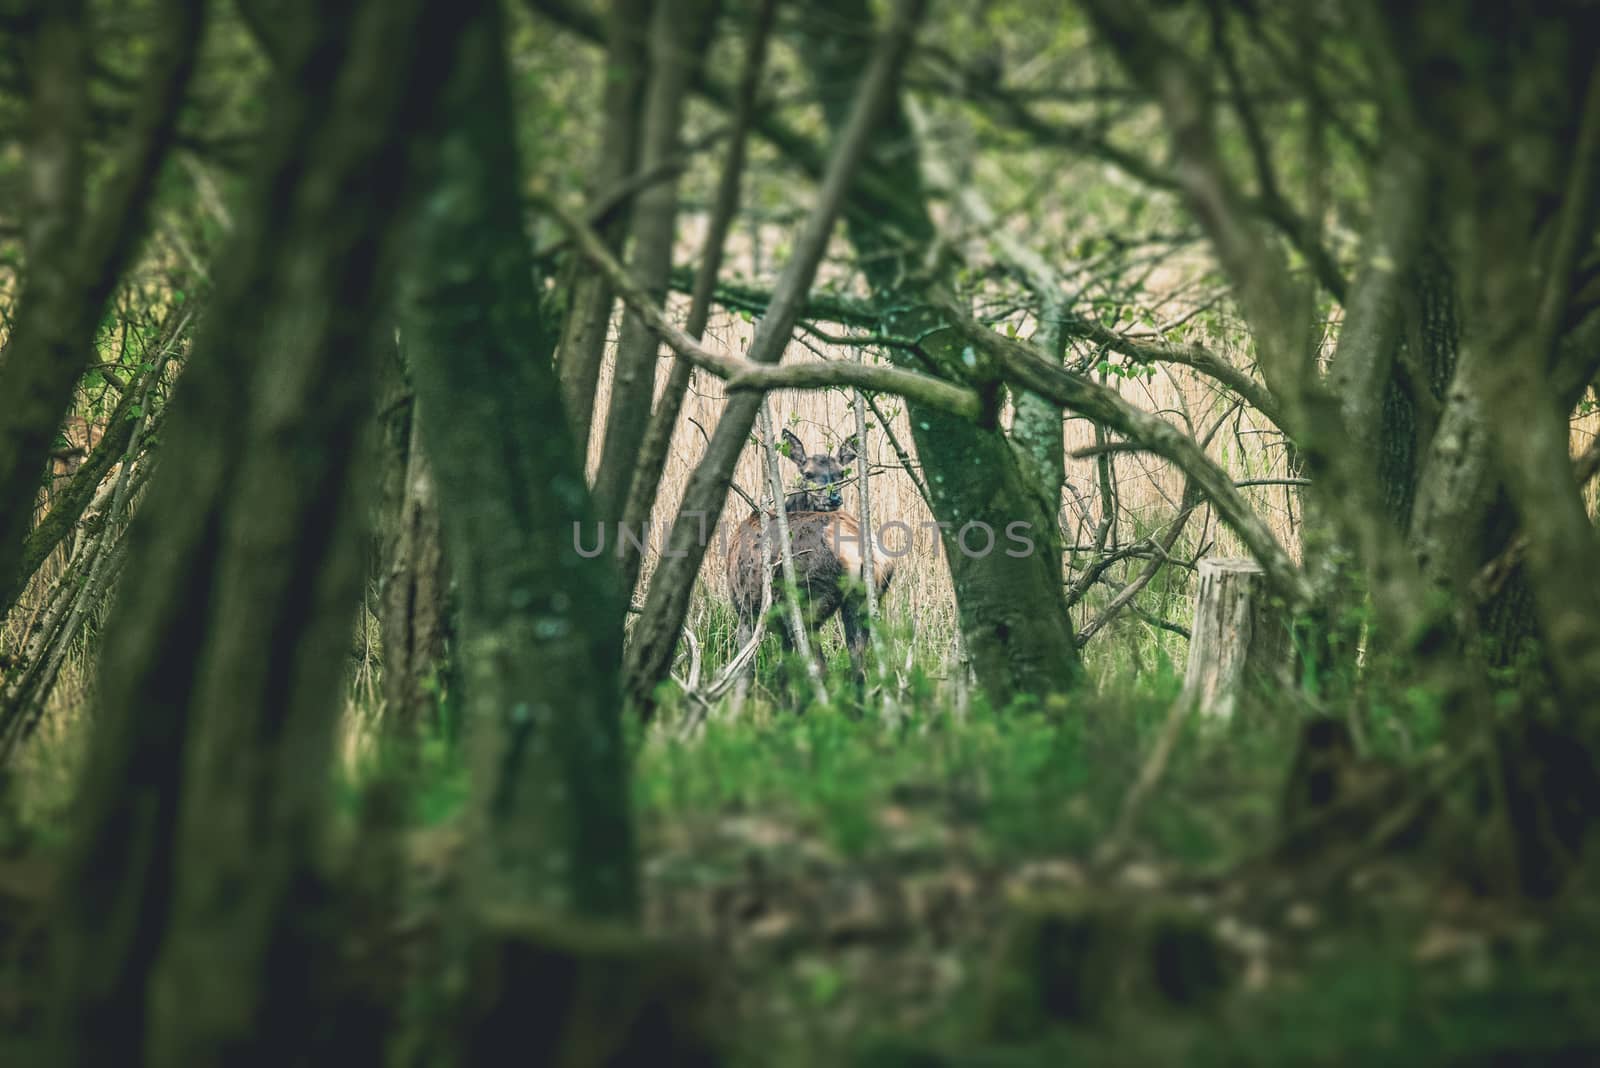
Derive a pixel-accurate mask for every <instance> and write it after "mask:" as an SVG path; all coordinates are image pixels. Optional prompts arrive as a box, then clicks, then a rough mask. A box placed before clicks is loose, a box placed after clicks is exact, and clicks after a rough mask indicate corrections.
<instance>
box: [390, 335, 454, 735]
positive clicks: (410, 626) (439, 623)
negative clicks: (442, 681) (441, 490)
mask: <svg viewBox="0 0 1600 1068" xmlns="http://www.w3.org/2000/svg"><path fill="white" fill-rule="evenodd" d="M384 363H385V367H384V370H383V372H382V374H381V376H380V377H381V378H382V379H383V381H384V388H383V390H382V392H381V394H380V400H379V406H380V411H379V438H380V442H379V448H380V450H381V456H380V458H379V464H380V469H381V474H380V479H379V483H380V487H381V488H380V501H379V511H378V516H377V521H376V523H375V526H376V529H377V535H378V536H377V546H376V549H377V554H376V559H375V561H374V566H375V570H376V572H377V584H378V604H379V608H378V616H379V632H380V636H381V642H382V646H383V684H382V685H383V721H382V727H381V730H382V734H383V736H384V738H385V739H386V740H388V741H390V742H392V743H393V744H394V746H395V748H396V749H397V750H398V752H397V754H396V755H397V756H398V757H399V758H400V759H401V760H402V761H404V762H407V763H409V762H411V761H414V759H415V757H416V756H417V746H418V745H419V744H420V743H421V741H422V739H423V736H424V734H425V733H426V731H427V730H428V729H429V728H431V727H434V726H435V724H434V723H433V722H432V721H431V713H432V712H433V711H434V709H435V707H436V704H437V692H436V690H430V682H435V683H436V681H437V678H438V676H437V674H436V672H437V671H438V670H439V669H441V668H442V667H443V663H444V651H445V636H446V634H447V632H448V621H447V620H448V617H447V613H446V605H447V594H448V591H449V581H450V579H449V574H448V572H447V570H446V568H445V561H444V544H443V535H442V534H441V532H440V523H439V503H438V487H437V485H436V483H435V481H434V477H433V468H432V465H431V464H430V463H429V462H428V458H427V456H426V455H425V454H424V453H423V451H422V443H421V435H420V434H419V433H418V432H417V425H416V408H417V406H416V397H415V395H414V394H413V392H412V389H411V384H410V383H409V382H408V381H407V376H406V371H405V366H404V364H403V362H402V358H401V355H400V353H399V352H395V353H393V354H391V355H390V356H389V357H387V358H386V359H385V361H384Z"/></svg>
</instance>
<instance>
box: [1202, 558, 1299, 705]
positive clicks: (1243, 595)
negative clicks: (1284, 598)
mask: <svg viewBox="0 0 1600 1068" xmlns="http://www.w3.org/2000/svg"><path fill="white" fill-rule="evenodd" d="M1290 663H1291V657H1290V644H1289V626H1288V620H1287V618H1286V616H1285V615H1284V612H1283V609H1282V606H1281V605H1278V604H1276V603H1274V601H1273V600H1272V598H1270V597H1269V596H1268V594H1267V585H1266V577H1265V575H1264V574H1263V573H1262V570H1261V565H1259V564H1257V563H1256V562H1255V561H1254V560H1241V559H1229V558H1221V557H1218V558H1213V559H1209V560H1202V561H1200V592H1199V593H1198V594H1196V596H1195V606H1194V628H1193V631H1192V636H1191V638H1190V639H1189V670H1188V672H1187V674H1186V675H1185V676H1184V681H1183V698H1182V700H1183V701H1184V702H1185V703H1186V704H1187V705H1188V706H1189V707H1191V708H1195V709H1197V710H1198V711H1199V712H1200V713H1201V714H1202V715H1206V716H1214V717H1216V718H1218V719H1227V718H1229V717H1231V716H1232V715H1233V714H1234V712H1235V711H1237V709H1238V706H1239V704H1240V702H1241V701H1242V700H1245V699H1248V698H1249V697H1250V696H1255V695H1260V694H1261V693H1263V692H1264V691H1266V690H1267V689H1268V688H1270V687H1274V686H1282V685H1285V684H1286V683H1287V682H1288V681H1289V666H1290Z"/></svg>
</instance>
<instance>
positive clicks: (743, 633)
mask: <svg viewBox="0 0 1600 1068" xmlns="http://www.w3.org/2000/svg"><path fill="white" fill-rule="evenodd" d="M755 632H756V627H755V623H754V622H753V621H751V620H749V619H746V618H745V617H744V615H743V614H742V613H741V614H740V616H739V625H738V627H737V628H735V630H734V640H733V648H734V651H735V652H737V651H738V650H740V649H743V648H744V645H745V642H748V641H749V640H750V637H751V635H753V634H755ZM755 675H756V658H755V657H753V656H752V657H751V658H750V662H749V663H747V664H746V665H745V666H744V667H743V668H742V669H740V671H739V676H738V678H736V679H735V680H734V683H733V708H732V712H733V715H734V717H735V718H737V717H738V715H739V713H741V712H743V711H744V703H745V700H746V699H747V698H749V696H750V683H751V682H752V681H753V680H754V679H755Z"/></svg>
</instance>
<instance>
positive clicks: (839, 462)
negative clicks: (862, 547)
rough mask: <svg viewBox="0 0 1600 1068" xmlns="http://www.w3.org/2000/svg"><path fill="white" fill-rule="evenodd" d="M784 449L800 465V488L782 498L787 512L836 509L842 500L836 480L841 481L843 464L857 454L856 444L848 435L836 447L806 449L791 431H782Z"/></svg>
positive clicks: (845, 464)
mask: <svg viewBox="0 0 1600 1068" xmlns="http://www.w3.org/2000/svg"><path fill="white" fill-rule="evenodd" d="M783 443H784V446H785V449H784V452H785V454H786V455H787V456H788V457H789V459H790V460H792V461H794V465H795V466H796V467H798V468H799V469H800V483H801V485H800V490H799V491H798V492H795V493H791V494H789V495H788V496H787V497H785V498H784V501H783V510H784V511H786V512H837V511H838V510H839V506H840V505H841V504H843V503H844V497H843V496H842V495H841V494H840V493H839V483H840V482H843V481H844V477H845V469H846V466H847V465H848V464H849V463H850V462H851V461H852V460H854V459H855V458H856V450H855V446H854V444H853V443H852V441H851V440H849V439H847V440H845V441H843V442H841V443H840V445H839V448H838V451H836V452H834V453H832V454H829V453H825V452H818V453H808V452H807V451H806V447H805V445H804V443H802V442H801V440H800V439H799V438H798V437H797V436H795V433H794V431H792V430H785V431H784V432H783Z"/></svg>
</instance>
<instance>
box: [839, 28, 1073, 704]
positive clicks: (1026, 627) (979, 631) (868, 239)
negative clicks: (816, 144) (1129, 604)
mask: <svg viewBox="0 0 1600 1068" xmlns="http://www.w3.org/2000/svg"><path fill="white" fill-rule="evenodd" d="M829 7H830V11H831V17H830V20H829V25H830V27H837V26H839V25H843V26H845V27H849V28H852V29H855V30H857V31H858V32H851V30H850V29H846V30H844V31H841V32H834V33H832V34H830V35H829V36H828V37H826V38H820V37H819V38H817V39H815V40H814V41H813V42H812V48H811V49H810V50H809V53H810V55H809V58H810V61H811V64H812V68H813V72H814V76H815V82H816V85H817V87H818V92H819V94H820V95H821V97H822V103H823V108H824V110H825V112H826V113H827V116H828V120H829V122H830V124H832V125H833V126H834V127H835V129H837V128H838V126H839V124H840V123H841V122H842V121H843V117H844V105H845V104H846V103H847V101H848V97H847V96H846V95H842V94H844V93H847V91H848V89H849V88H850V87H851V86H852V85H854V84H855V83H856V81H857V80H858V78H859V72H860V71H861V69H862V68H863V66H864V62H863V59H862V54H861V53H862V48H863V42H864V41H866V40H869V39H870V34H868V33H865V32H859V31H864V30H865V29H866V28H868V27H870V26H871V24H872V18H871V14H870V12H869V10H868V8H867V6H866V4H865V3H862V2H861V0H833V2H832V3H831V4H830V5H829ZM867 170H868V171H869V172H870V173H872V174H873V175H874V177H875V178H876V179H877V181H875V182H874V183H873V184H872V185H870V186H869V185H866V184H864V183H858V184H857V185H856V187H855V188H854V190H853V194H854V197H855V201H854V203H853V206H852V210H851V211H850V213H849V215H848V219H849V224H850V238H851V241H852V242H853V243H854V245H855V248H856V254H857V259H858V260H859V262H860V263H861V264H862V271H863V273H865V274H866V276H867V278H868V280H869V281H870V282H871V284H872V288H873V291H874V294H875V295H876V297H877V299H878V301H879V302H880V303H881V304H882V305H883V306H884V307H888V308H895V309H899V310H896V311H893V312H891V313H889V314H888V315H886V316H885V323H884V325H885V331H886V332H887V333H889V334H893V335H896V336H899V337H910V338H917V339H919V340H920V342H921V345H920V348H921V352H920V353H917V354H912V353H908V352H906V351H904V350H902V349H898V348H897V349H895V350H893V351H892V352H891V359H893V360H894V361H895V362H896V363H899V364H901V365H902V366H907V367H910V368H912V369H915V370H927V367H926V364H924V363H923V362H922V359H923V358H930V359H931V360H932V361H933V362H934V363H935V365H936V367H937V368H938V370H939V371H940V372H941V373H943V374H946V375H948V376H950V377H953V378H955V379H956V380H960V379H961V378H962V377H963V370H964V360H965V354H966V352H967V351H968V350H967V347H966V346H965V345H964V344H963V341H962V339H961V337H960V335H959V334H958V333H957V332H956V331H955V330H952V329H949V328H948V327H947V326H946V325H945V324H944V323H943V321H942V319H941V318H940V317H939V315H938V314H937V313H935V312H933V311H931V310H928V309H927V305H928V303H929V301H928V299H927V298H928V296H929V293H928V292H927V288H928V286H929V283H928V282H927V281H926V280H925V275H924V273H923V271H922V269H921V265H922V264H923V263H924V262H925V261H926V258H927V254H928V251H929V249H930V248H932V246H933V242H934V226H933V222H932V219H931V218H930V216H929V215H928V209H927V203H926V200H925V198H924V196H923V194H922V180H921V175H920V172H919V169H918V164H917V154H916V141H915V138H914V137H913V135H912V132H911V127H910V123H909V122H908V121H907V118H906V114H905V111H904V109H903V108H902V107H901V106H900V103H899V101H898V99H897V100H896V101H895V102H894V103H893V105H892V106H891V109H890V112H889V115H888V117H887V119H886V120H885V129H884V133H883V136H882V137H880V138H879V139H878V141H877V142H876V144H875V145H874V148H873V160H872V163H871V164H870V165H869V167H868V168H867ZM885 186H887V187H889V188H892V189H895V190H898V191H899V197H898V199H897V200H896V201H895V202H892V203H883V202H880V201H879V200H878V199H877V197H876V191H877V190H879V189H881V188H883V187H885ZM919 279H924V280H922V281H919ZM906 410H907V413H908V414H909V416H910V419H911V433H912V437H913V439H914V440H915V441H916V443H917V455H918V456H919V457H920V458H921V459H922V464H923V468H924V470H925V471H926V472H927V476H928V478H927V482H928V490H929V497H930V504H931V505H932V508H933V514H934V517H935V518H936V519H937V520H938V521H939V524H940V532H941V542H942V545H943V548H944V552H945V556H946V558H947V560H948V561H949V565H950V576H951V579H952V580H953V582H954V585H955V591H956V605H957V609H958V612H959V615H960V625H961V632H962V637H963V639H964V641H965V645H966V649H967V652H968V655H969V656H970V657H971V659H972V667H973V671H974V673H975V674H976V676H977V679H978V685H979V686H980V687H981V688H982V689H983V690H984V692H985V693H986V694H987V695H988V697H989V699H990V701H991V702H993V703H994V704H995V706H997V707H1001V706H1004V705H1005V704H1007V703H1008V702H1010V701H1011V700H1012V699H1013V698H1015V697H1018V696H1021V695H1024V694H1033V695H1044V694H1048V693H1060V692H1065V691H1067V690H1070V689H1072V688H1073V687H1074V686H1076V685H1077V683H1078V682H1079V680H1080V679H1081V678H1082V673H1083V669H1082V664H1081V662H1080V660H1079V657H1078V651H1077V648H1078V647H1077V642H1076V641H1075V640H1074V639H1073V634H1072V622H1071V619H1070V617H1069V616H1068V614H1067V606H1066V600H1065V597H1064V595H1063V592H1062V581H1061V579H1062V576H1061V559H1060V556H1059V555H1057V554H1056V553H1055V552H1053V550H1052V547H1053V546H1054V545H1055V544H1056V541H1057V538H1056V537H1055V529H1056V522H1057V520H1056V510H1055V509H1054V508H1049V509H1046V508H1044V507H1042V504H1043V501H1042V500H1041V497H1040V496H1038V495H1036V492H1038V487H1035V486H1031V485H1030V483H1029V480H1028V478H1027V477H1026V475H1025V474H1024V472H1023V471H1022V469H1021V468H1020V466H1019V464H1018V461H1017V456H1016V453H1015V452H1014V451H1013V449H1012V446H1011V444H1010V443H1009V442H1008V441H1007V440H1006V438H1005V436H1004V435H1003V434H1002V433H1001V432H1000V431H999V429H998V428H997V427H992V426H991V427H983V426H979V425H977V424H974V423H972V422H969V421H968V420H965V419H961V418H958V417H955V416H952V415H949V414H947V413H944V412H938V411H932V410H929V409H928V408H927V407H926V406H924V405H920V404H917V403H914V402H909V401H908V402H907V404H906ZM1055 418H1056V424H1057V427H1058V428H1059V413H1057V414H1056V416H1055ZM1056 436H1057V437H1059V436H1060V434H1059V429H1058V430H1057V432H1056ZM1046 463H1047V464H1048V465H1049V466H1050V467H1051V469H1052V473H1051V474H1050V475H1047V476H1042V477H1041V479H1040V481H1041V483H1042V482H1045V481H1050V480H1052V479H1054V480H1056V481H1055V484H1056V486H1057V487H1058V489H1057V494H1059V480H1058V477H1057V476H1056V475H1055V474H1054V465H1055V461H1054V459H1049V460H1047V461H1046ZM1016 523H1024V524H1026V525H1027V526H1026V531H1027V535H1028V537H1029V539H1030V541H1031V543H1032V546H1031V549H1030V550H1028V551H1026V552H1023V551H1021V550H1020V548H1018V546H1017V545H1013V544H1008V541H1007V534H1008V532H1009V530H1010V528H1012V525H1013V524H1016ZM985 528H987V531H988V532H989V533H990V534H992V535H993V538H994V540H993V542H992V543H991V542H989V541H988V538H987V536H986V535H985V534H984V533H983V532H984V530H985ZM985 544H990V545H991V546H992V547H991V548H990V551H988V552H983V551H982V550H983V548H984V546H985ZM1018 544H1020V543H1018ZM1008 550H1012V551H1008ZM1013 551H1015V552H1016V553H1017V555H1013Z"/></svg>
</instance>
